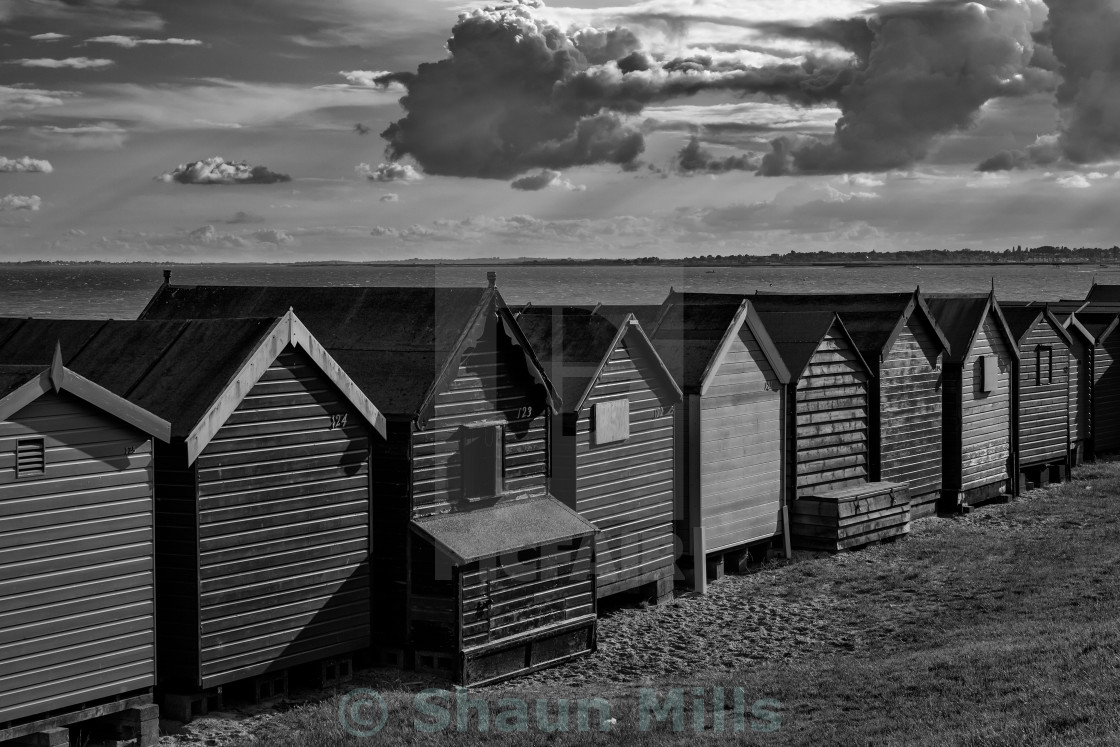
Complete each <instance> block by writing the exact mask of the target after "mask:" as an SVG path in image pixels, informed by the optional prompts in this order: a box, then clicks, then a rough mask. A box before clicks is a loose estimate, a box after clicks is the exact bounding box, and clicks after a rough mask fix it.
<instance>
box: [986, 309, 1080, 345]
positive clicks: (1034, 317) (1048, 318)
mask: <svg viewBox="0 0 1120 747" xmlns="http://www.w3.org/2000/svg"><path fill="white" fill-rule="evenodd" d="M1000 307H1001V308H1000V310H1001V311H1002V312H1003V318H1004V319H1005V320H1006V321H1007V328H1008V329H1009V330H1011V335H1012V336H1013V337H1014V338H1015V343H1016V344H1017V345H1018V346H1019V347H1020V348H1021V347H1022V346H1023V342H1024V341H1025V339H1026V336H1027V335H1028V334H1029V333H1030V331H1031V330H1032V329H1034V328H1035V327H1036V326H1037V325H1038V324H1039V323H1040V322H1043V321H1045V322H1046V323H1047V324H1049V325H1050V326H1051V327H1052V328H1053V329H1054V331H1055V332H1057V333H1058V337H1060V338H1062V341H1063V342H1065V343H1066V345H1069V344H1070V343H1071V342H1072V340H1071V339H1070V336H1069V332H1068V331H1066V328H1065V327H1063V326H1062V323H1061V322H1060V321H1059V320H1058V318H1057V317H1055V316H1054V315H1053V314H1052V313H1051V312H1050V311H1049V309H1047V307H1045V306H1023V305H1018V304H1000Z"/></svg>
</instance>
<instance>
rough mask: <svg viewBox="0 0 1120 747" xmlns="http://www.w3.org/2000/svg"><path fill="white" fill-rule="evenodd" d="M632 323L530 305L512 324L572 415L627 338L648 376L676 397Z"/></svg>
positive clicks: (625, 319)
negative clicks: (642, 356)
mask: <svg viewBox="0 0 1120 747" xmlns="http://www.w3.org/2000/svg"><path fill="white" fill-rule="evenodd" d="M633 319H634V316H633V315H632V314H629V313H626V314H625V315H623V316H622V317H621V318H620V319H619V320H618V322H615V321H613V320H612V319H608V318H607V317H605V316H602V315H600V314H599V313H598V311H595V312H594V313H592V312H591V311H589V310H588V309H587V308H586V307H579V306H530V307H526V308H524V309H522V310H521V313H520V314H518V315H517V324H518V326H520V327H521V329H522V330H523V331H524V333H525V337H526V338H527V339H528V341H529V343H530V344H531V345H532V347H533V350H534V352H535V353H536V355H537V358H539V359H540V361H541V364H542V365H543V366H544V368H545V371H546V372H547V374H548V377H549V379H550V380H551V381H552V383H553V385H554V386H556V387H557V388H558V389H559V390H560V395H561V398H562V399H563V402H564V410H565V411H567V412H578V411H579V409H581V408H582V406H583V404H584V402H585V401H586V399H587V396H588V395H589V394H590V390H591V388H592V387H593V386H594V384H595V381H596V380H597V379H598V377H599V374H600V373H601V372H602V370H603V369H604V368H605V367H606V365H607V362H608V361H609V359H610V355H611V353H612V352H613V351H614V350H615V348H617V347H618V346H619V345H621V344H623V341H624V340H627V339H629V340H630V343H628V344H637V345H638V346H639V347H642V348H645V350H646V351H647V353H648V354H649V358H648V360H649V361H650V362H651V363H652V364H653V368H654V369H655V370H653V371H651V372H650V373H651V374H653V375H654V376H657V375H660V376H661V377H662V380H663V382H664V383H665V385H666V388H668V389H669V390H671V391H673V393H674V395H675V397H676V398H679V395H680V392H679V390H678V388H677V385H676V382H675V380H674V379H673V376H672V373H671V372H670V371H669V370H668V369H667V368H665V366H664V364H663V363H662V362H661V360H660V357H659V356H658V353H657V349H656V348H655V347H654V345H653V343H652V342H651V341H650V340H649V338H648V337H646V335H645V334H644V332H643V331H642V330H641V329H640V328H639V327H640V323H639V325H638V326H635V325H634V324H631V320H633ZM674 401H679V399H675V400H674Z"/></svg>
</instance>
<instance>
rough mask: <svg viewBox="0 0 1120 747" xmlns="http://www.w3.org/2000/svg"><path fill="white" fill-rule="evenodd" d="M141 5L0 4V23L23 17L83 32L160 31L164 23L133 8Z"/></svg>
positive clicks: (141, 0) (30, 0)
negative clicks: (64, 24) (101, 29)
mask: <svg viewBox="0 0 1120 747" xmlns="http://www.w3.org/2000/svg"><path fill="white" fill-rule="evenodd" d="M144 4H145V0H93V1H92V2H82V1H81V0H0V21H8V20H11V19H14V18H20V17H27V18H37V19H42V20H50V21H64V22H67V23H74V24H76V25H80V26H82V27H84V28H90V27H94V28H99V27H108V28H113V29H136V30H145V31H158V30H159V29H161V28H163V25H164V21H163V18H162V17H160V15H159V14H158V13H155V12H152V11H150V10H143V9H140V8H138V7H136V6H139V5H144Z"/></svg>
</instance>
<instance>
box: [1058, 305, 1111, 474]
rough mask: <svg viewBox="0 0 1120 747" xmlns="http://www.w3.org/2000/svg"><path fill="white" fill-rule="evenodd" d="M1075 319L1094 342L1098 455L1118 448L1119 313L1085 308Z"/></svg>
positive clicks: (1094, 431) (1094, 437) (1094, 415)
mask: <svg viewBox="0 0 1120 747" xmlns="http://www.w3.org/2000/svg"><path fill="white" fill-rule="evenodd" d="M1090 308H1092V307H1086V309H1090ZM1074 319H1075V320H1076V323H1077V324H1078V325H1079V326H1080V327H1081V329H1082V330H1084V332H1085V334H1088V335H1089V336H1090V337H1091V338H1092V341H1093V345H1092V350H1093V369H1092V378H1093V386H1092V394H1091V400H1090V402H1091V407H1092V415H1091V418H1092V436H1091V443H1092V449H1091V451H1092V455H1093V456H1094V457H1097V456H1099V455H1101V454H1107V453H1109V452H1113V451H1117V450H1120V364H1118V363H1117V361H1120V334H1117V331H1116V330H1117V327H1120V315H1118V314H1117V313H1116V312H1110V311H1090V310H1085V311H1078V312H1076V313H1075V314H1074ZM1070 326H1071V327H1072V326H1073V324H1072V323H1071V325H1070Z"/></svg>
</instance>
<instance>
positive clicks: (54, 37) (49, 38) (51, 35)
mask: <svg viewBox="0 0 1120 747" xmlns="http://www.w3.org/2000/svg"><path fill="white" fill-rule="evenodd" d="M69 37H70V35H69V34H56V33H55V32H53V31H48V32H47V33H45V34H35V35H34V36H31V37H29V38H30V39H31V40H32V41H45V42H55V41H60V40H62V39H68V38H69Z"/></svg>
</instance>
